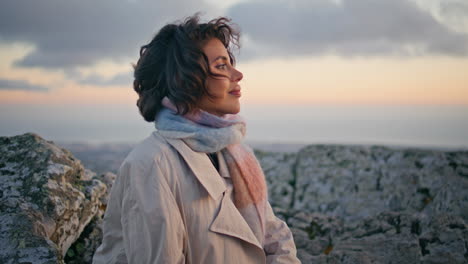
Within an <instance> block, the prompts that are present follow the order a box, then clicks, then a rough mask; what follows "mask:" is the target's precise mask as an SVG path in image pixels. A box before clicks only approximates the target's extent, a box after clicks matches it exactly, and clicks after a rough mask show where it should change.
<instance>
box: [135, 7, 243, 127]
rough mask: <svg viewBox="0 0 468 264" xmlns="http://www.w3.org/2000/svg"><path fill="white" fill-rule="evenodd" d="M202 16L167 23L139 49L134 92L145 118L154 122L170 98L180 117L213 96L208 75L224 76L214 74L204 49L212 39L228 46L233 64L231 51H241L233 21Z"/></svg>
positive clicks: (233, 63) (237, 31)
mask: <svg viewBox="0 0 468 264" xmlns="http://www.w3.org/2000/svg"><path fill="white" fill-rule="evenodd" d="M199 20H200V19H199V14H198V13H196V14H195V15H193V16H190V17H187V18H186V19H185V20H184V21H183V22H182V23H178V24H176V23H174V24H167V25H165V26H164V27H162V28H161V30H160V31H159V32H158V33H157V34H156V35H155V36H154V38H153V39H152V40H151V42H150V43H148V44H146V45H143V46H142V47H141V49H140V58H139V59H138V62H137V64H136V65H133V68H134V78H135V80H134V81H133V89H134V90H135V91H136V92H137V93H138V97H139V98H138V100H137V106H138V109H139V110H140V113H141V115H142V116H143V118H144V119H145V120H146V121H148V122H152V121H154V120H155V118H156V114H157V113H158V112H159V111H160V109H161V107H162V105H161V100H162V98H163V97H165V96H167V97H168V98H169V99H170V100H171V101H172V102H173V103H174V104H175V105H176V106H177V112H178V114H182V115H183V114H186V113H187V112H189V111H191V110H192V109H194V108H195V107H196V103H197V102H198V101H199V99H201V98H202V97H203V96H205V95H207V96H211V95H210V94H209V92H208V90H207V87H206V85H205V80H206V79H207V77H208V76H222V75H219V74H215V73H213V72H211V70H210V67H209V62H208V58H207V56H206V55H205V54H204V53H203V50H202V48H203V46H204V45H205V43H206V42H208V41H209V40H210V39H212V38H217V39H219V40H220V41H221V42H222V43H223V45H224V46H225V47H226V49H227V51H228V54H229V58H230V61H231V64H232V65H235V57H234V55H233V54H232V48H234V47H236V48H239V47H240V45H239V37H240V32H239V30H238V29H236V27H235V25H234V24H231V23H230V22H231V19H228V18H226V17H219V18H216V19H213V20H210V21H209V22H208V23H199Z"/></svg>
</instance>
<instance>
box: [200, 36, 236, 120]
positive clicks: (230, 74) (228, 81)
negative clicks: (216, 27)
mask: <svg viewBox="0 0 468 264" xmlns="http://www.w3.org/2000/svg"><path fill="white" fill-rule="evenodd" d="M203 52H204V53H205V55H206V56H207V57H208V62H209V65H210V69H211V71H212V72H213V73H215V74H221V75H224V76H225V77H218V76H208V78H207V80H206V87H207V89H208V92H209V93H210V94H211V95H212V96H213V97H209V96H204V97H202V99H201V100H200V101H199V103H198V107H199V108H200V109H202V110H204V111H206V112H208V113H211V114H214V115H217V116H223V115H225V114H237V113H239V111H240V102H239V98H240V97H241V88H240V85H239V81H240V80H242V77H243V76H242V73H241V72H240V71H238V70H236V69H235V68H234V66H232V65H231V62H230V60H229V54H228V52H227V50H226V48H225V47H224V45H223V43H222V42H221V41H220V40H219V39H217V38H212V39H210V40H208V41H207V43H206V44H205V46H204V47H203Z"/></svg>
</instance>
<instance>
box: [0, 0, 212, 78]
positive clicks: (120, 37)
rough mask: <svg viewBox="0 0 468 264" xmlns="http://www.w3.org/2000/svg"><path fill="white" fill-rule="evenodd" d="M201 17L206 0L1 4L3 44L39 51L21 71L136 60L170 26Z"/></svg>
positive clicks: (54, 0)
mask: <svg viewBox="0 0 468 264" xmlns="http://www.w3.org/2000/svg"><path fill="white" fill-rule="evenodd" d="M197 11H203V12H205V14H209V13H210V12H214V9H213V8H210V7H209V6H207V5H206V4H204V2H203V0H190V1H189V0H173V1H155V0H132V1H131V0H99V1H94V0H81V1H62V0H41V1H13V0H6V1H1V2H0V41H1V42H7V43H11V42H27V43H32V44H33V45H35V48H36V49H35V50H34V51H32V52H31V53H29V54H28V55H26V56H25V57H24V58H22V59H20V60H18V61H16V62H15V66H17V67H45V68H51V69H57V68H58V69H62V68H73V67H75V66H87V65H91V64H93V63H95V62H97V61H99V60H101V59H115V60H118V59H119V58H125V57H135V60H136V59H137V56H138V53H139V48H140V46H142V45H143V44H145V43H146V42H148V41H149V40H150V39H151V37H152V35H153V34H155V33H156V32H157V31H158V30H159V28H160V27H161V26H163V25H164V24H165V23H170V22H174V21H176V20H178V19H183V18H184V17H186V16H189V15H192V14H194V13H195V12H197ZM202 14H203V13H202Z"/></svg>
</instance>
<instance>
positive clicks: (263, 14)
mask: <svg viewBox="0 0 468 264" xmlns="http://www.w3.org/2000/svg"><path fill="white" fill-rule="evenodd" d="M220 2H222V3H221V4H220ZM197 11H201V12H202V20H204V21H206V20H208V19H210V18H214V17H218V16H228V17H230V18H232V19H233V21H234V22H235V23H237V24H238V25H239V26H240V28H241V32H242V37H241V38H242V47H241V49H240V51H239V52H238V53H236V54H237V55H238V69H239V70H240V71H242V72H243V73H244V80H243V81H242V83H241V85H242V87H243V98H242V100H243V104H244V105H246V106H258V105H298V104H299V105H464V106H467V105H468V70H467V69H468V1H466V0H288V1H286V0H269V1H266V0H265V1H262V0H229V1H216V0H204V1H203V0H190V1H189V0H173V1H164V2H163V1H154V0H100V1H91V0H81V1H61V0H41V1H25V0H24V1H18V0H4V1H1V2H0V57H1V60H0V104H2V105H3V106H2V107H3V108H2V109H3V110H4V114H3V115H2V116H3V118H4V119H5V118H7V117H5V116H6V114H5V111H6V110H5V109H7V110H8V111H9V112H8V118H9V119H8V120H12V119H14V117H15V112H20V111H16V110H18V109H38V108H41V109H42V108H47V107H49V108H50V109H66V108H64V106H69V107H75V108H76V109H81V108H87V107H96V106H102V105H109V106H112V107H114V108H115V109H128V107H134V104H135V100H136V94H135V93H134V92H133V90H132V87H131V82H132V67H131V64H132V63H135V62H136V61H137V59H138V52H139V48H140V46H142V45H144V44H145V43H147V42H148V41H149V40H150V39H151V37H152V36H153V35H154V34H155V33H156V32H157V31H158V30H159V28H161V27H162V26H163V25H165V24H167V23H171V22H175V21H178V20H181V19H183V18H184V17H186V16H189V15H191V14H194V13H195V12H197ZM8 107H9V108H8ZM34 107H36V108H34ZM54 107H55V108H54ZM107 109H109V108H107ZM24 111H26V110H24ZM24 111H23V115H34V113H29V114H27V113H26V112H24ZM31 111H32V110H31ZM50 111H52V110H50ZM54 111H56V110H54ZM59 112H60V111H59ZM62 112H64V113H63V114H64V115H65V114H67V113H66V110H64V111H62ZM18 115H19V114H18ZM0 117H1V116H0ZM63 118H66V117H63ZM5 122H6V121H5Z"/></svg>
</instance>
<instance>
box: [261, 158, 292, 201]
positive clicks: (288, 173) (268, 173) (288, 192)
mask: <svg viewBox="0 0 468 264" xmlns="http://www.w3.org/2000/svg"><path fill="white" fill-rule="evenodd" d="M255 155H256V156H257V157H261V159H260V160H261V165H262V169H263V172H264V173H265V177H266V180H267V184H268V197H269V199H270V203H271V205H272V206H273V207H280V208H289V207H291V205H292V203H293V199H294V189H293V186H294V184H295V183H294V182H293V181H294V180H295V176H294V173H295V170H294V168H295V162H296V160H297V158H296V154H295V153H271V152H262V151H258V150H256V151H255Z"/></svg>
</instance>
